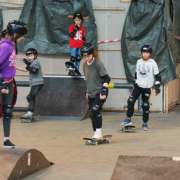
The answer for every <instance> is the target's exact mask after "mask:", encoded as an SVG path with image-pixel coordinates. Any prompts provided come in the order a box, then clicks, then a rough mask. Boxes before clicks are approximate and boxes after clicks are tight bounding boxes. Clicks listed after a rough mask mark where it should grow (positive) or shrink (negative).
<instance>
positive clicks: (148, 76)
mask: <svg viewBox="0 0 180 180" xmlns="http://www.w3.org/2000/svg"><path fill="white" fill-rule="evenodd" d="M136 73H137V79H136V80H135V81H136V83H137V85H138V86H139V87H142V88H151V87H152V86H153V83H154V76H155V75H157V74H159V69H158V66H157V63H156V62H155V61H154V59H150V60H148V61H144V60H143V59H139V60H138V61H137V64H136Z"/></svg>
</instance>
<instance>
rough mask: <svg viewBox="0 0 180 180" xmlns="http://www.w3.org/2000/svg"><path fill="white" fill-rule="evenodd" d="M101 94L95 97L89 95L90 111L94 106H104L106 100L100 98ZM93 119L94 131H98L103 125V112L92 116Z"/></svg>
mask: <svg viewBox="0 0 180 180" xmlns="http://www.w3.org/2000/svg"><path fill="white" fill-rule="evenodd" d="M99 95H100V94H96V97H95V98H90V97H88V105H89V111H91V108H92V107H93V106H98V107H99V110H101V109H102V106H103V104H104V102H105V100H100V98H99ZM90 117H91V115H90ZM91 120H92V127H93V130H94V131H96V129H97V128H98V129H99V128H101V127H102V115H101V113H99V115H98V116H93V117H91Z"/></svg>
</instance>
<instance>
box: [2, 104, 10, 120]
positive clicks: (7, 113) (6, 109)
mask: <svg viewBox="0 0 180 180" xmlns="http://www.w3.org/2000/svg"><path fill="white" fill-rule="evenodd" d="M2 114H3V117H6V118H11V117H12V108H11V105H2Z"/></svg>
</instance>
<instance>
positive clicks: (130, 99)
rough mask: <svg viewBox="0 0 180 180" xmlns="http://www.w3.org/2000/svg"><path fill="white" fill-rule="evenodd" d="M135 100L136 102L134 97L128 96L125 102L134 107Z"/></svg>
mask: <svg viewBox="0 0 180 180" xmlns="http://www.w3.org/2000/svg"><path fill="white" fill-rule="evenodd" d="M135 102H136V100H135V99H134V97H133V96H130V97H129V99H128V101H127V104H128V106H129V107H132V106H133V107H134V104H135Z"/></svg>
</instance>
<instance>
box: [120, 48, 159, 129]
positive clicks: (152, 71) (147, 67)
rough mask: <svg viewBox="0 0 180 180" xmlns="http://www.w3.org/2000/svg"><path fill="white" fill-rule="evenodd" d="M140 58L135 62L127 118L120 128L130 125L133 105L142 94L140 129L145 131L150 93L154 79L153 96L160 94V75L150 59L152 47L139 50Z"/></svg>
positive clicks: (154, 63)
mask: <svg viewBox="0 0 180 180" xmlns="http://www.w3.org/2000/svg"><path fill="white" fill-rule="evenodd" d="M141 53H142V58H141V59H139V60H138V61H137V64H136V72H135V82H134V88H133V92H132V94H131V96H130V97H129V99H128V101H127V103H128V111H127V118H126V119H125V120H124V121H123V122H122V123H121V125H122V126H126V125H131V124H132V122H131V117H132V116H133V113H134V104H135V102H136V100H137V99H138V97H139V96H140V94H142V100H143V103H142V109H143V124H142V129H143V130H144V131H147V130H148V129H149V128H148V125H147V122H148V120H149V109H150V104H149V102H150V98H151V93H152V86H153V84H154V77H155V96H157V95H158V94H159V93H160V83H161V75H160V74H159V69H158V66H157V64H156V62H155V60H154V59H151V58H150V56H151V55H152V47H151V46H150V45H144V46H142V48H141Z"/></svg>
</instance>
